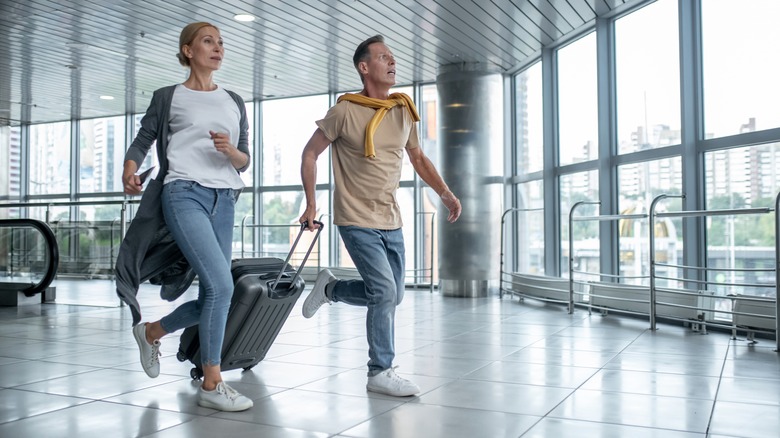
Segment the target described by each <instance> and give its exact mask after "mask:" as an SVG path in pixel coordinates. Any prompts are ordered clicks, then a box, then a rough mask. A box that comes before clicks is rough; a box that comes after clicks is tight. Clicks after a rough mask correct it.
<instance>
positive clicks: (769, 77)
mask: <svg viewBox="0 0 780 438" xmlns="http://www.w3.org/2000/svg"><path fill="white" fill-rule="evenodd" d="M701 8H702V28H703V29H702V46H703V48H702V58H703V66H702V71H703V76H704V132H705V135H706V136H707V137H722V136H727V135H733V134H739V133H742V132H749V131H755V130H763V129H768V128H777V127H780V112H779V111H777V102H778V101H780V82H778V80H777V72H778V69H780V52H778V51H777V49H776V46H775V44H777V41H780V27H778V26H777V23H778V21H780V2H778V1H776V0H751V1H741V2H735V1H734V0H707V1H702V2H701ZM724 30H727V31H724Z"/></svg>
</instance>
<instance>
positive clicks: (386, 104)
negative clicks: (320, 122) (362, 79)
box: [337, 93, 420, 158]
mask: <svg viewBox="0 0 780 438" xmlns="http://www.w3.org/2000/svg"><path fill="white" fill-rule="evenodd" d="M342 100H346V101H347V102H352V103H356V104H358V105H361V106H365V107H368V108H373V109H375V110H376V113H375V114H374V117H372V118H371V121H369V122H368V126H366V143H365V156H366V157H368V158H374V157H376V151H375V150H374V132H376V128H377V127H378V126H379V123H380V122H381V121H382V119H383V118H384V117H385V114H387V112H388V111H389V110H391V109H393V108H395V107H396V106H398V105H401V106H405V107H406V109H407V110H409V114H411V116H412V119H414V121H415V122H419V121H420V115H419V114H418V113H417V107H415V106H414V102H413V101H412V98H411V97H409V96H408V95H406V94H404V93H393V94H391V95H389V96H387V99H386V100H385V99H375V98H373V97H367V96H363V95H362V94H354V93H346V94H344V95H342V96H341V97H339V99H338V101H337V102H341V101H342Z"/></svg>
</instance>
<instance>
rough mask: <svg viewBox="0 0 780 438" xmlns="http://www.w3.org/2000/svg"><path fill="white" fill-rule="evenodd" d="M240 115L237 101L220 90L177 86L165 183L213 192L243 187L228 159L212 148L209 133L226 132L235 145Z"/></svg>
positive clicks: (171, 116)
mask: <svg viewBox="0 0 780 438" xmlns="http://www.w3.org/2000/svg"><path fill="white" fill-rule="evenodd" d="M240 120H241V113H240V112H239V109H238V106H237V105H236V101H235V100H233V98H232V97H230V95H229V94H228V93H227V91H225V90H223V89H222V88H219V87H217V89H216V90H214V91H195V90H190V89H189V88H187V87H185V86H184V85H181V84H179V85H177V86H176V89H175V90H174V92H173V101H172V102H171V114H170V119H169V120H168V122H169V127H170V134H169V139H168V149H167V154H168V174H167V175H166V176H165V183H166V184H167V183H169V182H171V181H174V180H178V179H184V180H189V181H195V182H197V183H198V184H200V185H202V186H204V187H210V188H214V189H225V188H230V189H235V190H240V189H242V188H243V187H244V182H243V181H242V180H241V177H240V176H239V175H238V172H237V171H236V169H235V167H233V164H231V163H230V159H228V157H227V155H225V154H223V153H222V152H219V151H218V150H217V149H216V148H215V147H214V141H213V140H212V139H211V135H210V134H209V131H215V132H226V133H228V134H229V135H230V143H231V144H233V145H234V147H235V144H236V142H237V141H238V137H239V133H240V129H241V128H240Z"/></svg>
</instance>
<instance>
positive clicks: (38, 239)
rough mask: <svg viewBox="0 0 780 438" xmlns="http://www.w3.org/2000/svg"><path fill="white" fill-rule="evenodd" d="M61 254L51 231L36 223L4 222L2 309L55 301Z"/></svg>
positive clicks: (0, 232) (0, 238)
mask: <svg viewBox="0 0 780 438" xmlns="http://www.w3.org/2000/svg"><path fill="white" fill-rule="evenodd" d="M59 259H60V253H59V248H58V246H57V240H56V239H55V237H54V233H53V232H52V230H51V228H49V226H48V225H47V224H46V223H45V222H42V221H39V220H35V219H0V306H18V305H20V304H31V303H45V302H51V301H54V298H55V294H56V292H55V288H54V287H52V286H51V283H52V281H54V277H55V276H56V275H57V267H58V266H59Z"/></svg>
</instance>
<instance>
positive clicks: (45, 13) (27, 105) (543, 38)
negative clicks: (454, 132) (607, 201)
mask: <svg viewBox="0 0 780 438" xmlns="http://www.w3.org/2000/svg"><path fill="white" fill-rule="evenodd" d="M645 1H647V0H514V1H510V0H385V1H378V0H263V1H257V0H207V1H184V0H166V1H161V0H160V1H158V0H73V1H67V0H61V1H53V0H3V1H2V2H0V29H3V30H2V31H0V32H2V36H3V37H4V38H3V41H4V44H2V45H0V56H2V58H3V59H4V61H5V62H4V63H3V64H2V66H0V124H13V125H17V124H20V123H41V122H51V121H61V120H69V119H71V118H90V117H100V116H112V115H120V114H125V113H139V112H144V111H145V110H146V107H147V105H148V104H149V100H150V98H151V95H152V92H153V91H154V90H155V89H157V88H159V87H162V86H165V85H169V84H172V83H177V82H182V81H183V80H184V79H185V78H186V75H187V70H186V69H185V68H183V67H181V66H180V65H179V64H178V61H177V60H176V58H175V54H176V52H177V51H178V49H177V47H176V46H177V43H178V35H179V31H180V30H181V28H182V26H184V25H185V24H187V23H189V22H193V21H201V20H203V21H210V22H212V23H214V24H215V25H217V26H219V27H220V29H221V31H222V36H223V38H224V40H225V47H226V56H225V61H224V63H223V65H222V68H221V69H220V71H219V72H217V73H216V76H215V80H216V82H217V83H219V84H220V85H221V86H223V87H225V88H228V89H232V90H234V91H236V92H237V93H239V94H240V95H241V96H242V97H243V98H244V99H245V100H247V101H249V100H254V99H265V98H273V97H285V96H302V95H309V94H319V93H327V92H331V91H344V90H355V89H358V88H360V79H359V78H358V76H357V73H356V72H355V70H354V67H353V66H352V53H353V51H354V49H355V47H356V46H357V44H358V43H360V41H362V40H364V39H365V38H367V37H369V36H372V35H374V34H382V35H384V36H385V38H386V41H387V43H388V45H389V46H390V48H391V49H392V50H393V52H394V54H395V56H396V59H397V61H398V65H397V68H398V80H399V85H400V84H409V83H412V82H433V81H435V80H436V75H437V72H438V71H439V68H440V67H441V66H442V65H446V64H451V63H463V62H478V63H484V64H486V65H489V66H491V67H492V66H497V67H499V68H500V69H501V70H502V71H514V70H516V69H517V68H518V67H519V66H521V65H523V64H524V63H525V62H527V61H528V59H529V57H534V56H537V55H538V54H539V52H540V50H541V49H542V48H543V47H545V46H547V45H550V44H553V43H554V42H555V41H557V40H559V39H561V38H562V37H564V36H565V35H566V34H567V33H570V32H572V31H575V30H578V29H581V28H582V27H583V26H587V25H589V24H591V23H592V22H593V20H594V19H595V18H596V17H598V16H602V15H605V14H611V13H614V12H615V9H616V8H627V7H630V6H631V5H636V4H639V3H643V2H645ZM627 3H630V4H631V5H627ZM237 13H249V14H252V15H254V16H255V17H256V20H255V21H254V22H251V23H241V22H238V21H235V20H234V19H233V16H234V15H235V14H237ZM101 96H112V97H113V100H103V99H101V98H100V97H101Z"/></svg>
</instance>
